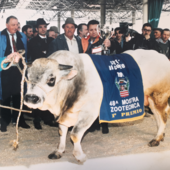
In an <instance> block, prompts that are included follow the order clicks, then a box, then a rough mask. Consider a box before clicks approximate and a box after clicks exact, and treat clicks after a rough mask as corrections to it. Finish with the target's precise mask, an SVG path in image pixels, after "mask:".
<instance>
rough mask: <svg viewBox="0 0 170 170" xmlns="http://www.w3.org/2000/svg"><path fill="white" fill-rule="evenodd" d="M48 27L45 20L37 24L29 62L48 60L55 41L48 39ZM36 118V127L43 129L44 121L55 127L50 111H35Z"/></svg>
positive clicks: (30, 43) (30, 45)
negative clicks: (50, 48) (36, 32)
mask: <svg viewBox="0 0 170 170" xmlns="http://www.w3.org/2000/svg"><path fill="white" fill-rule="evenodd" d="M47 25H48V23H46V22H45V21H44V19H43V18H39V19H38V20H37V24H36V30H37V31H38V34H37V36H36V37H34V38H32V39H31V40H30V41H29V42H28V60H29V61H31V62H33V61H34V60H36V59H38V58H46V55H47V50H48V46H49V44H50V43H51V42H52V41H53V40H54V39H53V38H52V37H47V35H46V34H47ZM32 113H33V116H34V121H33V123H34V127H35V128H36V129H42V127H41V124H40V121H41V119H43V120H44V123H45V124H48V125H52V126H53V123H52V121H53V119H54V116H53V115H52V114H51V113H50V112H49V111H41V110H39V109H35V110H33V111H32Z"/></svg>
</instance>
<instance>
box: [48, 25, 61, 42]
mask: <svg viewBox="0 0 170 170" xmlns="http://www.w3.org/2000/svg"><path fill="white" fill-rule="evenodd" d="M50 31H54V32H55V39H56V38H57V36H58V35H59V34H60V33H59V31H58V28H57V27H56V26H51V27H50V29H49V32H50Z"/></svg>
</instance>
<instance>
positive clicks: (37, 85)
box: [24, 49, 170, 162]
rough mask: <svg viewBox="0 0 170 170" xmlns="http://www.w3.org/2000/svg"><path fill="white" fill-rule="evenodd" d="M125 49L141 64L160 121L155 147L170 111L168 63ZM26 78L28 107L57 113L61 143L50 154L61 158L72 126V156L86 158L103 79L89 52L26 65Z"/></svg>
mask: <svg viewBox="0 0 170 170" xmlns="http://www.w3.org/2000/svg"><path fill="white" fill-rule="evenodd" d="M126 53H127V54H129V55H131V56H132V57H133V58H134V59H135V61H136V62H137V64H138V65H139V67H140V70H141V74H142V79H143V86H144V93H145V95H147V96H148V102H149V107H150V108H151V110H152V112H153V113H154V115H156V116H155V117H156V120H157V122H158V131H157V135H156V137H155V138H154V139H153V140H152V141H151V142H150V143H149V145H150V146H157V145H159V142H160V141H161V140H163V138H164V135H163V134H164V130H165V125H166V121H167V117H168V116H167V115H168V114H169V112H170V107H169V105H168V98H169V97H170V90H169V88H170V79H169V76H170V62H169V60H168V59H167V58H166V57H165V56H164V55H162V54H159V53H157V52H156V51H153V50H141V49H140V50H135V51H126ZM158 75H161V76H158ZM28 79H29V81H30V82H33V84H28V88H27V89H28V90H27V93H26V94H25V99H24V103H25V104H26V105H27V106H28V107H30V108H34V109H36V108H39V109H40V110H49V111H50V112H51V113H52V114H54V115H55V116H56V117H59V119H58V122H59V133H60V142H59V145H58V148H57V150H56V151H54V152H53V153H52V154H50V155H49V158H50V159H58V158H61V156H62V154H63V153H64V151H65V144H66V134H67V131H68V127H70V126H73V129H72V131H71V139H72V141H73V143H74V149H73V155H74V156H75V158H76V159H77V160H79V161H80V162H84V161H85V160H86V155H85V153H84V152H83V150H82V147H81V144H80V142H81V140H82V137H83V135H84V133H85V132H86V130H87V129H88V128H89V127H90V126H91V125H92V123H93V122H94V121H95V120H96V118H97V117H98V116H99V111H100V106H101V101H102V97H103V86H102V82H101V79H100V77H99V74H98V72H97V70H96V68H95V67H94V64H93V62H92V60H91V58H90V57H89V55H88V54H76V55H75V54H73V53H71V52H69V51H58V52H55V53H53V54H52V55H51V56H50V57H48V58H41V59H37V60H35V61H34V62H33V64H32V66H31V67H30V68H29V69H28ZM106 142H107V141H106ZM56 145H57V143H56Z"/></svg>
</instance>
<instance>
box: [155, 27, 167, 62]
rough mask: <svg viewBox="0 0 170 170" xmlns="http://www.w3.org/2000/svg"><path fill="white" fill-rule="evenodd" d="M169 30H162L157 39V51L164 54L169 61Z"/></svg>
mask: <svg viewBox="0 0 170 170" xmlns="http://www.w3.org/2000/svg"><path fill="white" fill-rule="evenodd" d="M169 37H170V30H169V29H168V28H166V29H164V30H162V37H161V38H160V39H159V41H157V42H158V44H159V51H160V53H162V54H165V56H167V58H168V59H170V41H169Z"/></svg>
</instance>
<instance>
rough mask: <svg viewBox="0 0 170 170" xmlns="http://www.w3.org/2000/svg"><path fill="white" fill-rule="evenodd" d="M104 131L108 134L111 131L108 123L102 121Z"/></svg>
mask: <svg viewBox="0 0 170 170" xmlns="http://www.w3.org/2000/svg"><path fill="white" fill-rule="evenodd" d="M101 125H102V133H103V134H107V133H109V128H108V123H102V124H101Z"/></svg>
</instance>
